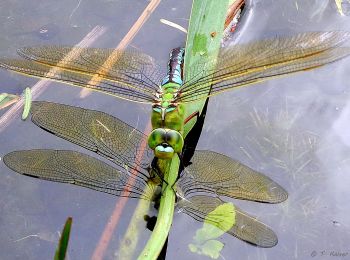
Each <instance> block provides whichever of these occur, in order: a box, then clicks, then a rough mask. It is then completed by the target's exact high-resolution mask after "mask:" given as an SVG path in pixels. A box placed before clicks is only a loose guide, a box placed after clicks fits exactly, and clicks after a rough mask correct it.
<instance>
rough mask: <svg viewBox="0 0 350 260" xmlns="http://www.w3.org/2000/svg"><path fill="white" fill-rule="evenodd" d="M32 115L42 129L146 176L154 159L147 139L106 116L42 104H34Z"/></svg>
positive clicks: (52, 104)
mask: <svg viewBox="0 0 350 260" xmlns="http://www.w3.org/2000/svg"><path fill="white" fill-rule="evenodd" d="M31 113H32V121H33V122H34V123H35V124H36V125H38V126H39V127H41V128H43V129H45V130H46V131H48V132H50V133H52V134H55V135H57V136H59V137H61V138H63V139H66V140H68V141H70V142H72V143H75V144H77V145H80V146H81V147H84V148H86V149H88V150H90V151H93V152H96V153H97V154H100V155H102V156H104V157H105V158H107V159H109V160H111V161H113V162H114V163H115V164H117V165H119V166H120V167H123V168H126V169H127V168H130V169H133V170H135V171H137V172H139V173H141V174H145V172H147V170H146V169H147V168H148V167H149V165H150V163H151V161H152V159H153V151H152V150H151V149H150V148H148V146H147V136H145V135H144V134H143V133H141V132H140V131H138V130H137V129H135V128H133V127H131V126H129V125H127V124H126V123H124V122H123V121H121V120H119V119H117V118H115V117H113V116H111V115H108V114H106V113H103V112H99V111H94V110H88V109H83V108H78V107H72V106H67V105H62V104H57V103H50V102H38V101H36V102H33V105H32V110H31ZM147 177H148V175H146V178H147Z"/></svg>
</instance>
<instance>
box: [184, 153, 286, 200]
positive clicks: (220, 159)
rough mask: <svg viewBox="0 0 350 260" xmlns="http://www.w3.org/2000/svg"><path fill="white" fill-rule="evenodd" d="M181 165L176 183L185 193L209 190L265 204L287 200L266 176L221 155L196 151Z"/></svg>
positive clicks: (284, 192) (283, 191) (282, 191)
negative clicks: (182, 169) (181, 169)
mask: <svg viewBox="0 0 350 260" xmlns="http://www.w3.org/2000/svg"><path fill="white" fill-rule="evenodd" d="M191 161H192V164H191V165H190V166H188V167H187V168H185V173H184V174H183V177H182V178H181V179H180V180H179V186H180V187H181V189H182V191H183V192H184V193H185V194H191V193H196V192H201V191H202V192H203V191H206V192H210V191H211V192H213V193H216V194H217V195H222V196H228V197H231V198H237V199H246V200H253V201H260V202H268V203H278V202H282V201H284V200H286V199H287V197H288V193H287V192H286V191H285V190H284V189H283V188H282V187H281V186H280V185H278V184H277V183H276V182H274V181H273V180H271V179H270V178H269V177H267V176H265V175H263V174H261V173H259V172H257V171H254V170H253V169H251V168H249V167H248V166H245V165H243V164H241V163H240V162H238V161H235V160H233V159H231V158H230V157H227V156H225V155H222V154H219V153H215V152H212V151H196V152H195V154H194V156H193V157H192V160H191Z"/></svg>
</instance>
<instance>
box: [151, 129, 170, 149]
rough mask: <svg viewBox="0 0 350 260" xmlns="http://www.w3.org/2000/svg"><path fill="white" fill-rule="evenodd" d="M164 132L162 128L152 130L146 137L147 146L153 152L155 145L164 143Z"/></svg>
mask: <svg viewBox="0 0 350 260" xmlns="http://www.w3.org/2000/svg"><path fill="white" fill-rule="evenodd" d="M165 136H166V131H165V129H163V128H157V129H154V130H153V131H152V132H151V134H150V135H149V137H148V146H149V147H150V148H151V149H152V150H154V149H155V148H156V147H157V145H159V144H161V143H164V142H165Z"/></svg>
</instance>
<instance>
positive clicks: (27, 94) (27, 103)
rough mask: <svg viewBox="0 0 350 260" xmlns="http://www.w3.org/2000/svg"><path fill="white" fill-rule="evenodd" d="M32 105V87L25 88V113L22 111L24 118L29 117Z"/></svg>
mask: <svg viewBox="0 0 350 260" xmlns="http://www.w3.org/2000/svg"><path fill="white" fill-rule="evenodd" d="M31 106H32V92H31V90H30V88H28V87H27V88H26V89H25V90H24V107H23V113H22V120H26V119H27V117H28V115H29V112H30V108H31Z"/></svg>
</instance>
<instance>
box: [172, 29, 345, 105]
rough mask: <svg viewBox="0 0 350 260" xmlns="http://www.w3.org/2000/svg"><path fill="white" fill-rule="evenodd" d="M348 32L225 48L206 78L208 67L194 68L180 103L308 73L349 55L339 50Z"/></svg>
mask: <svg viewBox="0 0 350 260" xmlns="http://www.w3.org/2000/svg"><path fill="white" fill-rule="evenodd" d="M349 38H350V33H348V32H312V33H302V34H297V35H295V36H292V37H285V38H274V39H269V40H262V41H259V42H254V43H250V44H244V45H234V46H232V47H228V48H223V49H221V51H220V54H219V56H218V59H217V65H216V69H215V70H212V71H209V72H206V74H204V73H205V72H204V70H203V69H202V68H203V67H205V64H197V65H195V66H193V67H192V68H191V69H190V70H191V71H190V72H189V74H190V75H191V76H190V78H189V80H187V81H186V82H185V84H184V86H183V87H182V88H181V96H180V97H179V99H178V101H179V102H191V101H194V100H198V99H202V98H206V97H207V96H208V93H209V90H210V85H212V88H211V91H210V96H212V95H216V94H218V93H220V92H222V91H226V90H230V89H232V88H236V87H241V86H245V85H250V84H254V83H258V82H261V81H264V80H268V79H271V78H274V77H278V76H283V75H287V74H291V73H294V72H299V71H304V70H309V69H313V68H317V67H320V66H322V65H324V64H327V63H331V62H334V61H337V60H339V59H341V58H344V57H346V56H348V55H349V54H350V48H347V47H340V45H341V44H343V43H344V42H346V41H347V40H349Z"/></svg>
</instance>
